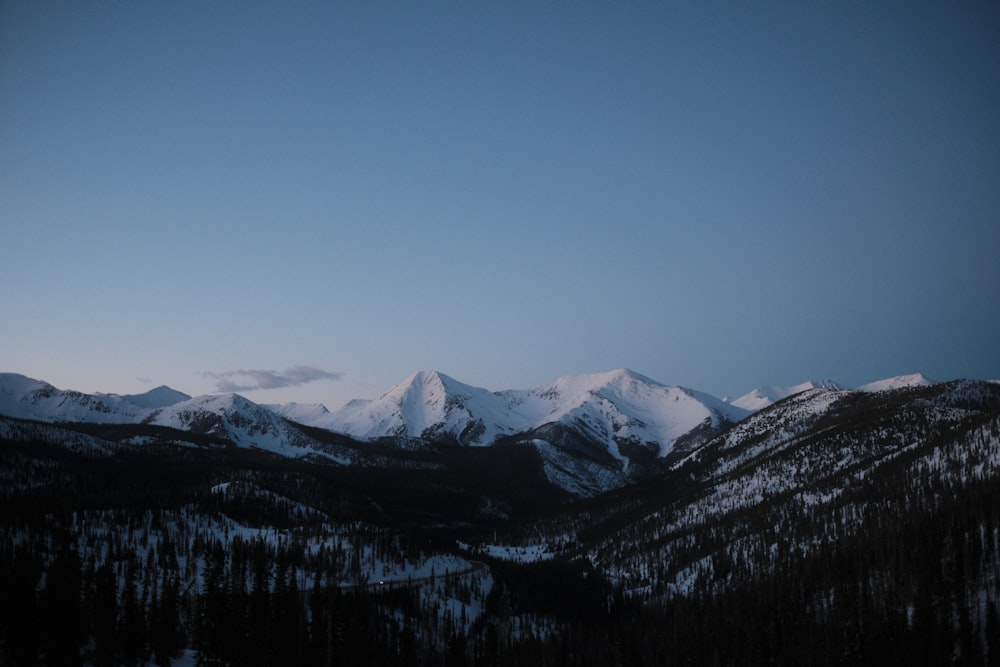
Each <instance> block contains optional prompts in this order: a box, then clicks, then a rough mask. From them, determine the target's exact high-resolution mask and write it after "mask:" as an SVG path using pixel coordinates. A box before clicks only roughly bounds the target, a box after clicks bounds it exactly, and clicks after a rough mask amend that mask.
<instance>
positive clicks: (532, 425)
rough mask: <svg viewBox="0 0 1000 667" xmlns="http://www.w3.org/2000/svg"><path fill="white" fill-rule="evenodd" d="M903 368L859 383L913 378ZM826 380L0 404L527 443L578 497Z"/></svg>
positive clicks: (411, 442) (225, 434)
mask: <svg viewBox="0 0 1000 667" xmlns="http://www.w3.org/2000/svg"><path fill="white" fill-rule="evenodd" d="M930 382H931V381H930V380H928V379H927V378H925V377H924V376H923V375H919V374H915V375H907V376H899V377H895V378H889V379H886V380H882V381H879V382H874V383H870V384H868V385H865V386H863V387H861V388H859V389H860V390H862V391H881V390H887V389H893V388H900V387H908V386H921V385H926V384H929V383H930ZM812 389H820V390H824V391H841V390H844V389H845V388H844V387H843V386H841V385H839V384H837V383H834V382H832V381H823V382H812V381H810V382H805V383H802V384H799V385H795V386H792V387H774V386H768V387H760V388H757V389H754V390H753V391H751V392H749V393H747V394H745V395H744V396H741V397H739V398H737V399H734V400H723V399H718V398H715V397H713V396H710V395H709V394H706V393H703V392H699V391H696V390H693V389H688V388H685V387H677V386H669V385H665V384H662V383H659V382H657V381H655V380H652V379H650V378H648V377H645V376H643V375H640V374H639V373H636V372H634V371H631V370H627V369H620V370H615V371H610V372H607V373H596V374H587V375H574V376H565V377H561V378H558V379H556V380H553V381H551V382H548V383H545V384H543V385H541V386H539V387H535V388H533V389H528V390H506V391H499V392H491V391H489V390H486V389H482V388H479V387H473V386H471V385H467V384H464V383H462V382H460V381H458V380H455V379H454V378H451V377H449V376H447V375H445V374H443V373H440V372H437V371H420V372H417V373H414V374H413V375H411V376H410V377H408V378H406V379H405V380H403V381H402V382H400V383H399V384H397V385H395V386H394V387H392V388H390V389H389V390H388V391H386V392H385V393H384V394H382V395H381V396H380V397H378V398H376V399H371V400H362V399H356V400H353V401H350V402H349V403H347V404H346V405H345V406H343V407H342V408H340V409H338V410H335V411H330V410H328V409H327V408H326V407H325V406H323V405H318V404H316V405H306V404H295V403H292V404H286V405H258V404H256V403H254V402H252V401H250V400H248V399H246V398H244V397H242V396H240V395H238V394H232V393H224V394H211V395H205V396H198V397H191V396H188V395H187V394H184V393H182V392H179V391H176V390H174V389H171V388H169V387H165V386H161V387H157V388H155V389H152V390H150V391H148V392H145V393H143V394H135V395H116V394H85V393H81V392H78V391H72V390H61V389H57V388H55V387H53V386H52V385H50V384H48V383H46V382H43V381H41V380H35V379H32V378H28V377H25V376H23V375H18V374H14V373H0V415H6V416H9V417H14V418H18V419H30V420H36V421H42V422H50V423H92V424H134V425H149V426H161V427H166V428H170V429H174V430H176V431H179V432H182V433H188V434H193V435H198V436H204V437H212V438H216V439H218V440H219V441H220V442H228V443H230V444H233V445H236V446H239V447H249V448H256V449H262V450H267V451H270V452H274V453H277V454H281V455H283V456H291V457H319V458H323V459H325V460H328V461H332V462H335V463H339V464H351V463H357V462H358V461H359V457H358V454H357V452H358V451H359V450H358V448H357V447H355V448H353V449H351V448H344V447H339V448H337V447H333V446H331V445H330V444H329V442H324V441H323V440H324V439H323V438H320V439H319V440H317V438H316V437H314V436H315V431H313V432H312V435H310V434H309V433H307V432H306V431H304V430H303V429H302V428H301V427H302V426H306V427H313V428H314V429H321V430H323V431H326V432H329V433H332V434H337V435H340V436H344V437H346V438H349V439H351V440H354V441H360V442H379V443H383V444H385V443H390V444H393V445H396V446H399V447H402V448H409V449H413V448H420V447H425V446H428V445H444V444H447V445H461V446H473V447H484V446H492V445H497V444H527V445H530V446H531V447H533V448H534V449H535V450H536V451H537V452H538V455H539V457H540V460H541V463H542V466H543V469H544V472H545V476H546V478H547V479H548V481H549V482H550V483H552V484H553V485H555V486H557V487H559V488H561V489H563V490H564V491H567V492H569V493H571V494H573V495H579V496H587V495H593V494H595V493H600V492H603V491H607V490H609V489H613V488H618V487H621V486H624V485H626V484H628V483H630V482H633V481H636V480H637V479H641V478H643V477H645V476H647V475H649V474H651V473H653V472H656V471H658V470H661V469H662V468H663V466H664V465H665V464H666V463H668V462H670V461H671V460H673V459H676V458H678V457H680V456H683V455H685V454H686V453H688V452H690V451H692V450H694V449H695V448H697V447H698V446H699V445H701V444H703V443H704V442H706V441H708V439H710V438H711V437H713V436H715V435H717V434H718V433H719V432H721V431H722V430H723V429H724V428H726V427H728V426H731V425H733V424H736V423H738V422H740V421H742V420H743V419H745V418H747V417H748V416H749V415H750V414H752V413H753V412H755V411H758V410H761V409H762V408H765V407H767V406H769V405H771V404H773V403H775V402H777V401H780V400H782V399H785V398H787V397H789V396H793V395H796V394H799V393H801V392H804V391H807V390H812Z"/></svg>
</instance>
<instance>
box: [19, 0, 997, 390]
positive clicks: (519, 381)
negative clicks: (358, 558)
mask: <svg viewBox="0 0 1000 667" xmlns="http://www.w3.org/2000/svg"><path fill="white" fill-rule="evenodd" d="M998 82H1000V3H997V2H993V1H987V0H963V1H960V2H944V1H940V2H938V1H933V0H930V1H928V2H920V3H912V2H905V3H904V2H899V3H896V2H888V1H886V2H881V1H880V2H860V1H853V0H837V1H832V0H831V1H822V0H821V1H820V2H809V3H797V2H789V1H773V2H772V1H764V0H761V1H756V0H740V1H736V0H732V1H713V0H709V1H707V2H694V1H690V0H670V1H665V0H664V1H659V2H653V1H646V0H636V1H634V2H627V3H613V2H605V1H602V0H583V1H581V2H568V1H562V0H550V1H545V2H517V1H516V0H515V1H507V0H504V1H503V2H500V1H499V0H474V1H471V2H466V1H461V2H460V1H458V0H420V1H417V2H413V1H409V0H407V1H405V2H404V1H403V0H400V1H398V2H392V1H384V2H383V1H381V0H374V1H372V2H361V1H351V0H348V1H346V2H325V1H324V2H319V1H316V2H311V1H309V0H274V1H271V2H253V1H251V2H226V1H223V0H213V1H211V2H195V1H194V0H171V1H167V0H150V1H149V2H128V1H125V0H114V1H112V0H95V1H93V2H66V1H59V2H46V1H44V0H43V1H41V2H34V1H32V2H29V1H22V0H0V271H2V275H3V279H2V281H0V370H2V371H7V372H16V373H22V374H25V375H28V376H31V377H34V378H39V379H43V380H46V381H48V382H50V383H52V384H54V385H56V386H57V387H59V388H63V389H77V390H80V391H87V392H94V391H102V392H114V393H123V394H124V393H140V392H143V391H146V390H148V389H151V388H153V387H154V386H157V385H161V384H167V385H169V386H171V387H174V388H175V389H178V390H181V391H184V392H186V393H188V394H192V395H197V394H203V393H211V392H216V391H232V390H237V391H240V392H241V393H243V394H244V395H245V396H247V397H249V398H251V399H252V400H255V401H257V402H262V403H283V402H288V401H298V402H321V403H324V404H326V405H327V406H328V407H330V408H331V409H333V408H336V407H339V406H340V405H342V404H343V403H345V402H346V401H348V400H350V399H352V398H356V397H360V398H373V397H376V396H378V395H380V394H381V393H383V392H384V391H386V390H387V389H388V388H389V387H390V386H392V385H393V384H395V383H397V382H399V381H401V380H403V379H404V378H406V377H407V376H409V375H410V374H412V373H414V372H416V371H418V370H421V369H437V370H439V371H441V372H443V373H446V374H448V375H450V376H452V377H454V378H456V379H458V380H461V381H463V382H466V383H468V384H471V385H475V386H479V387H485V388H488V389H491V390H501V389H525V388H529V387H533V386H537V385H539V384H542V383H544V382H547V381H549V380H552V379H555V378H556V377H559V376H562V375H574V374H581V373H593V372H603V371H608V370H612V369H616V368H631V369H633V370H635V371H637V372H639V373H642V374H644V375H647V376H649V377H651V378H653V379H655V380H658V381H660V382H663V383H666V384H677V385H683V386H687V387H692V388H695V389H698V390H701V391H704V392H707V393H710V394H714V395H716V396H723V395H739V394H742V393H745V392H747V391H749V390H751V389H752V388H754V387H756V386H758V385H792V384H797V383H799V382H803V381H805V380H808V379H814V380H818V379H826V378H830V379H834V380H836V381H838V382H842V383H844V384H847V385H852V386H853V385H858V384H861V383H865V382H868V381H872V380H876V379H880V378H884V377H889V376H894V375H899V374H904V373H914V372H922V373H924V374H926V375H928V376H930V377H932V378H935V379H941V380H945V379H952V378H958V377H966V378H980V379H993V378H1000V261H997V255H998V253H1000V186H998V184H1000V85H998Z"/></svg>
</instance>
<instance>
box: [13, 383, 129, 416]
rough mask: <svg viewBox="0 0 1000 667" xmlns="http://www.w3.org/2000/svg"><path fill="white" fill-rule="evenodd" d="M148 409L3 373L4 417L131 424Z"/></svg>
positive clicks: (116, 399)
mask: <svg viewBox="0 0 1000 667" xmlns="http://www.w3.org/2000/svg"><path fill="white" fill-rule="evenodd" d="M146 412H147V409H146V408H144V407H142V406H140V405H137V404H135V403H134V402H132V401H129V400H127V399H125V398H123V397H121V396H115V395H113V394H97V395H90V394H84V393H81V392H79V391H67V390H62V389H56V388H55V387H53V386H52V385H50V384H49V383H47V382H42V381H41V380H34V379H32V378H29V377H25V376H24V375H18V374H17V373H0V413H2V414H5V415H8V416H10V417H17V418H19V419H34V420H37V421H46V422H59V421H63V422H71V421H78V422H92V423H98V424H116V423H129V422H133V421H136V420H137V419H141V418H142V416H144V415H145V413H146Z"/></svg>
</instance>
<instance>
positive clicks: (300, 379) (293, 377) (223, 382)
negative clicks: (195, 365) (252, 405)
mask: <svg viewBox="0 0 1000 667" xmlns="http://www.w3.org/2000/svg"><path fill="white" fill-rule="evenodd" d="M204 375H205V377H208V378H211V379H212V381H213V382H215V389H216V391H224V392H231V391H254V390H257V389H281V388H282V387H297V386H299V385H302V384H308V383H309V382H316V381H317V380H339V379H341V378H342V377H344V374H343V373H334V372H331V371H324V370H322V369H320V368H314V367H312V366H292V367H291V368H289V369H287V370H285V371H265V370H243V369H241V370H238V371H226V372H225V373H213V372H211V371H208V372H206V373H205V374H204Z"/></svg>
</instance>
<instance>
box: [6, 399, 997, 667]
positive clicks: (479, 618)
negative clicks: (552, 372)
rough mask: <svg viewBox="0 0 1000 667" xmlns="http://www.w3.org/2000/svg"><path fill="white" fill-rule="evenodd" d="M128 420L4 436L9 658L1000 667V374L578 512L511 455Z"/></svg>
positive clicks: (788, 420) (740, 442) (764, 420)
mask: <svg viewBox="0 0 1000 667" xmlns="http://www.w3.org/2000/svg"><path fill="white" fill-rule="evenodd" d="M136 428H141V429H145V430H143V431H142V432H141V433H139V432H133V431H130V430H129V429H127V428H119V427H114V428H112V427H102V428H101V429H95V428H93V427H89V426H85V425H70V424H41V423H36V422H30V421H24V420H16V419H8V418H4V419H3V420H2V422H0V435H2V441H0V498H2V504H0V533H2V540H0V599H3V600H4V604H3V605H2V607H0V614H2V616H0V664H11V665H30V664H46V665H57V664H58V665H64V664H65V665H73V664H84V665H118V664H126V665H142V664H147V663H155V664H161V665H167V664H171V662H172V661H173V660H176V659H178V658H179V657H181V656H187V657H189V658H192V657H193V658H194V659H195V660H197V661H198V662H199V663H202V664H231V665H255V664H257V665H278V664H281V665H289V664H309V665H315V664H344V665H364V664H371V665H381V664H403V665H442V664H482V665H516V664H533V665H534V664H538V665H588V664H593V665H608V664H649V665H663V664H667V665H669V664H746V665H757V664H793V663H794V664H820V665H823V664H828V665H840V664H899V663H903V662H904V661H905V662H907V663H911V662H912V663H914V664H967V665H991V664H998V662H1000V618H998V606H1000V494H998V493H997V492H996V490H997V489H998V488H1000V386H998V385H995V384H987V383H968V382H958V383H947V384H942V385H935V386H931V387H917V388H907V389H900V390H894V391H886V392H878V393H871V394H867V393H861V392H853V391H843V390H839V389H833V390H827V389H815V390H810V391H807V392H804V393H801V394H797V395H795V396H792V397H790V398H787V399H785V400H783V401H781V402H779V403H777V404H775V405H773V406H771V407H769V408H766V409H764V410H761V411H760V412H758V413H755V414H754V415H752V416H751V417H749V418H747V419H745V420H743V421H742V422H740V423H739V424H736V425H735V426H733V427H731V428H730V429H728V430H727V431H725V432H723V433H721V434H720V435H718V436H716V437H715V438H713V439H711V440H710V441H708V442H707V443H705V444H704V445H703V446H701V447H699V448H697V449H696V450H693V451H692V452H691V453H689V454H688V455H686V456H685V457H684V458H682V459H679V460H677V461H675V462H674V463H673V467H672V468H671V469H670V470H669V471H668V472H666V473H662V474H660V475H658V476H656V477H655V478H652V479H647V480H645V481H643V482H640V483H639V484H636V485H633V486H630V487H627V488H624V489H619V490H617V491H614V492H612V493H608V494H605V495H602V496H598V497H595V498H590V499H585V500H577V501H572V502H571V501H570V498H569V496H567V495H560V494H559V493H557V492H556V491H554V490H553V489H552V487H550V486H547V485H545V484H544V483H542V481H543V480H544V475H543V473H542V462H541V461H540V460H539V457H538V454H537V452H536V450H535V449H534V448H532V447H527V446H524V447H521V446H514V445H511V446H505V447H496V448H487V449H469V448H457V447H452V448H449V447H440V448H437V449H435V450H433V451H431V450H428V451H421V452H418V453H415V452H408V453H405V452H399V451H395V452H394V451H392V450H391V448H388V449H385V450H384V451H383V453H382V454H380V453H379V452H380V451H382V450H379V447H385V446H386V445H384V444H383V445H374V444H372V445H370V447H371V448H372V449H371V450H370V451H366V452H365V456H368V457H370V459H369V460H372V461H373V460H376V459H377V458H378V457H380V456H382V455H383V454H384V455H385V461H386V462H387V465H385V466H381V467H380V466H376V465H370V466H356V467H344V466H339V465H336V464H334V463H332V462H329V461H320V460H303V459H289V458H285V457H281V456H277V455H274V454H272V453H269V452H266V451H258V450H249V449H242V448H238V447H233V446H230V445H227V444H226V443H224V442H220V441H217V440H213V439H212V438H210V437H207V436H205V437H202V438H200V439H199V438H195V437H192V436H190V434H186V435H185V438H186V441H184V442H183V444H180V441H181V440H182V438H181V435H182V434H180V433H178V432H174V431H170V430H169V429H159V430H157V429H152V430H150V429H151V427H148V426H146V427H136ZM139 435H141V436H142V437H141V438H139V437H138V436H139ZM319 435H320V434H313V436H314V437H318V436H319ZM140 443H141V444H140ZM338 446H350V447H354V446H356V444H351V443H344V442H341V443H339V445H338ZM366 446H368V445H366Z"/></svg>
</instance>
